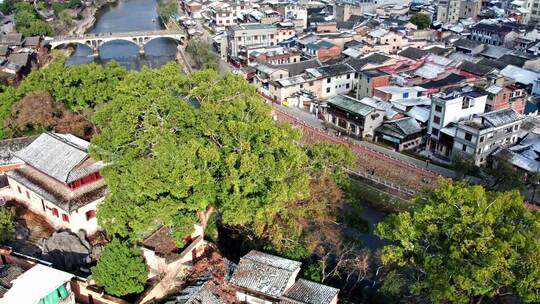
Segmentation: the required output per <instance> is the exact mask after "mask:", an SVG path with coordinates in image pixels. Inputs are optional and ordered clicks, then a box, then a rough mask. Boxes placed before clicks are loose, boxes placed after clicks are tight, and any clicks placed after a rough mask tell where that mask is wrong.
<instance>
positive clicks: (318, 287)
mask: <svg viewBox="0 0 540 304" xmlns="http://www.w3.org/2000/svg"><path fill="white" fill-rule="evenodd" d="M338 293H339V289H337V288H333V287H330V286H326V285H323V284H319V283H315V282H311V281H307V280H304V279H300V280H298V281H296V283H294V285H293V286H291V288H289V289H288V290H287V291H286V292H285V294H284V295H283V298H284V300H282V301H281V302H280V303H282V304H283V303H288V301H287V300H292V301H296V302H292V303H303V304H330V303H331V302H332V300H333V299H334V298H335V297H336V296H337V294H338Z"/></svg>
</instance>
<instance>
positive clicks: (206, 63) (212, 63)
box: [186, 39, 219, 71]
mask: <svg viewBox="0 0 540 304" xmlns="http://www.w3.org/2000/svg"><path fill="white" fill-rule="evenodd" d="M186 51H188V52H189V53H191V56H192V57H193V60H194V61H195V63H196V65H197V66H196V68H197V69H212V70H216V71H217V70H219V57H218V56H217V55H216V54H215V53H214V52H212V48H211V46H210V44H208V43H207V42H205V41H202V40H200V39H192V40H190V41H189V44H188V45H187V47H186Z"/></svg>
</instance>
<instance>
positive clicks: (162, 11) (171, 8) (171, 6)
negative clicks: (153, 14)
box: [157, 0, 178, 22]
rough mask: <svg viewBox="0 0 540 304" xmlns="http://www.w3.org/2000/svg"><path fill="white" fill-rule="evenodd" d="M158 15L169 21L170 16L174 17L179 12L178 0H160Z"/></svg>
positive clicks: (164, 20)
mask: <svg viewBox="0 0 540 304" xmlns="http://www.w3.org/2000/svg"><path fill="white" fill-rule="evenodd" d="M157 10H158V15H159V17H160V18H161V19H162V20H163V22H167V20H169V17H174V16H176V15H177V14H178V1H176V0H158V9H157Z"/></svg>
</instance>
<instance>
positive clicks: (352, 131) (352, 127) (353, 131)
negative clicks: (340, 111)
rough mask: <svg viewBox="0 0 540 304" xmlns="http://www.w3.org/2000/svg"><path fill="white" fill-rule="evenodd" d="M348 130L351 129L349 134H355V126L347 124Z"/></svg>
mask: <svg viewBox="0 0 540 304" xmlns="http://www.w3.org/2000/svg"><path fill="white" fill-rule="evenodd" d="M349 128H350V129H351V133H353V134H356V125H354V124H349Z"/></svg>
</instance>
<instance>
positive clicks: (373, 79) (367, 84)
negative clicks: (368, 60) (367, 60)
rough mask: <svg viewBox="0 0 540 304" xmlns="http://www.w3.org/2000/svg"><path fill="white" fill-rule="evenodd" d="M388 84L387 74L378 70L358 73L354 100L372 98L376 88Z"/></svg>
mask: <svg viewBox="0 0 540 304" xmlns="http://www.w3.org/2000/svg"><path fill="white" fill-rule="evenodd" d="M389 84H390V75H389V74H386V73H384V72H381V71H379V70H365V71H359V72H358V83H357V85H356V99H360V98H364V97H373V94H374V91H375V89H376V88H378V87H383V86H388V85H389Z"/></svg>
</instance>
